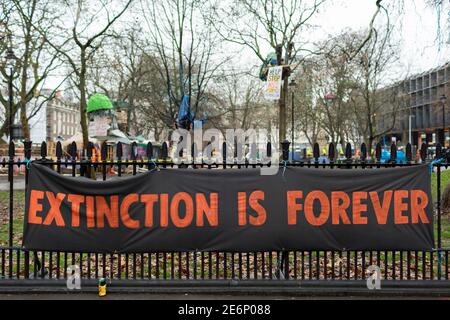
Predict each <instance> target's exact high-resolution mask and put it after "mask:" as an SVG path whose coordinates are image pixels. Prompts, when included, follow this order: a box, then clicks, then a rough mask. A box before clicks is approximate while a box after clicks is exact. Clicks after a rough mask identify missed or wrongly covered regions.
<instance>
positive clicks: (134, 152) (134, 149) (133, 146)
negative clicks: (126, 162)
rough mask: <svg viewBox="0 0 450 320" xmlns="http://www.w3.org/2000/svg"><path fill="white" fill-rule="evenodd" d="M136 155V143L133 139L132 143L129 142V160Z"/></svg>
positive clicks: (134, 158)
mask: <svg viewBox="0 0 450 320" xmlns="http://www.w3.org/2000/svg"><path fill="white" fill-rule="evenodd" d="M136 156H137V143H136V141H133V143H132V144H131V153H130V158H131V160H136Z"/></svg>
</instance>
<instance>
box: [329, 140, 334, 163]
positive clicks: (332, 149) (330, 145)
mask: <svg viewBox="0 0 450 320" xmlns="http://www.w3.org/2000/svg"><path fill="white" fill-rule="evenodd" d="M335 156H336V148H335V147H334V143H333V142H330V144H329V145H328V158H329V159H330V161H331V162H333V161H334V157H335Z"/></svg>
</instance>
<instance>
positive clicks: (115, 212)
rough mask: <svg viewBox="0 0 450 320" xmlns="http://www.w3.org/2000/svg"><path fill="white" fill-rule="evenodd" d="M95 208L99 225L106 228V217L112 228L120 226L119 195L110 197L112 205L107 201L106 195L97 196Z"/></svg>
mask: <svg viewBox="0 0 450 320" xmlns="http://www.w3.org/2000/svg"><path fill="white" fill-rule="evenodd" d="M95 200H96V203H95V208H96V211H97V227H98V228H104V226H105V222H104V218H105V217H106V219H107V220H108V224H109V226H110V227H111V228H118V227H119V196H111V197H110V206H108V204H107V203H106V199H105V197H102V196H96V197H95Z"/></svg>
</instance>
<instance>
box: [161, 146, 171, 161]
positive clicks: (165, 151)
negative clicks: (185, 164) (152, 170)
mask: <svg viewBox="0 0 450 320" xmlns="http://www.w3.org/2000/svg"><path fill="white" fill-rule="evenodd" d="M168 156H169V151H168V149H167V142H165V141H164V142H163V144H162V146H161V158H162V159H164V160H166V159H167V157H168Z"/></svg>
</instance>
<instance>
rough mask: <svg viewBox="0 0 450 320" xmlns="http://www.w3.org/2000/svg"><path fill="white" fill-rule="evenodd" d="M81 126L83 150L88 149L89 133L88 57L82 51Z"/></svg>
mask: <svg viewBox="0 0 450 320" xmlns="http://www.w3.org/2000/svg"><path fill="white" fill-rule="evenodd" d="M78 89H79V90H80V125H81V132H82V133H83V149H86V148H87V146H88V143H89V133H88V127H87V122H86V109H87V103H86V57H85V52H84V50H82V51H81V69H80V83H79V87H78Z"/></svg>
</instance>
